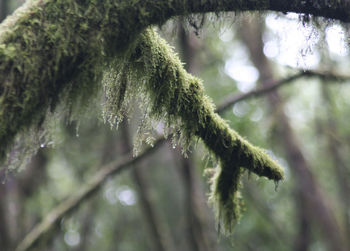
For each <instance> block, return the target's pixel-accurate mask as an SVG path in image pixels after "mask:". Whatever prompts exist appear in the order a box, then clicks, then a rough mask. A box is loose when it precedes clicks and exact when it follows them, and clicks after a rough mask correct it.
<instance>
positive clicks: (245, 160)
mask: <svg viewBox="0 0 350 251" xmlns="http://www.w3.org/2000/svg"><path fill="white" fill-rule="evenodd" d="M115 67H117V69H123V71H122V72H121V73H119V74H120V77H119V78H120V79H124V77H123V76H124V75H127V76H128V79H129V83H128V84H125V83H124V82H123V81H120V82H115V83H114V85H117V86H118V87H117V88H116V89H118V88H119V92H118V95H117V96H116V99H112V100H109V101H108V102H107V104H108V103H110V104H111V106H112V107H113V108H114V109H115V110H114V111H117V113H118V109H120V108H119V107H123V106H122V105H120V102H124V100H129V99H130V97H121V96H120V94H121V92H120V88H122V89H124V88H125V89H126V90H123V92H122V94H123V95H124V94H127V93H129V94H131V95H139V94H140V93H142V95H145V98H144V101H143V103H142V105H143V106H146V107H147V112H148V113H149V114H148V115H147V117H151V118H153V119H156V120H159V119H160V120H165V122H166V124H167V125H168V126H170V127H173V128H175V131H176V132H179V135H180V139H181V142H182V144H183V146H184V147H185V149H186V148H187V147H188V145H189V144H190V142H191V140H192V139H193V138H196V137H197V138H200V139H202V141H203V142H204V144H205V145H206V146H207V148H208V150H209V151H210V153H212V154H213V155H214V156H215V158H217V159H218V160H219V163H220V165H219V167H218V168H217V169H216V173H215V175H214V178H213V181H212V194H211V196H210V198H211V201H212V202H213V204H214V206H215V207H216V208H217V213H218V218H219V219H220V221H221V222H222V225H223V226H224V229H225V230H228V231H229V232H230V231H231V229H232V226H233V224H234V222H235V221H236V220H237V219H238V218H239V215H240V210H239V204H240V196H239V192H238V190H239V183H240V180H239V178H240V176H241V174H242V173H243V171H244V170H249V171H250V172H253V173H255V174H257V175H259V176H265V177H267V178H269V179H272V180H274V181H279V180H281V179H283V171H282V169H281V168H280V167H279V166H278V164H277V163H276V162H275V161H273V160H272V159H271V158H270V157H269V156H268V155H267V154H266V153H265V152H264V151H263V150H261V149H259V148H257V147H254V146H252V145H251V144H249V143H248V142H247V141H246V140H244V139H243V138H242V137H241V136H239V135H238V134H237V133H236V132H235V131H233V130H232V129H230V128H229V126H228V125H227V123H226V122H225V121H224V120H223V119H222V118H221V117H220V116H219V115H217V114H216V113H215V112H214V106H213V104H212V103H211V102H210V100H209V98H208V97H207V96H205V95H204V91H203V86H202V83H201V81H200V80H199V79H197V78H196V77H193V76H192V75H190V74H188V73H187V72H186V71H185V70H184V68H183V65H182V63H181V62H180V60H179V59H178V57H177V55H176V54H175V53H174V52H173V51H172V48H171V47H170V46H169V45H168V44H167V43H166V42H165V41H164V40H163V39H161V38H160V37H159V36H158V35H157V34H156V32H154V31H153V30H152V29H147V30H146V31H144V32H143V33H142V34H141V35H140V36H139V38H138V39H137V40H136V41H135V43H134V45H133V46H131V47H130V49H129V51H128V52H126V54H125V57H124V58H123V60H122V61H118V62H117V63H116V65H115ZM116 79H118V78H116ZM107 82H108V81H107ZM109 85H111V83H109ZM112 86H113V83H112ZM110 88H111V87H110Z"/></svg>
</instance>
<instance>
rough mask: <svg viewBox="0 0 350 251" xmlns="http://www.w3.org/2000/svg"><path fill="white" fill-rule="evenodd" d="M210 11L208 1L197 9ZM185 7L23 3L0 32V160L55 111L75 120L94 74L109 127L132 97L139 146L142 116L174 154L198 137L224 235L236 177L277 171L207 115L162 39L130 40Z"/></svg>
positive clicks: (235, 206) (71, 0) (41, 136)
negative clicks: (211, 160) (171, 141)
mask: <svg viewBox="0 0 350 251" xmlns="http://www.w3.org/2000/svg"><path fill="white" fill-rule="evenodd" d="M230 2H231V1H222V2H221V3H222V4H226V3H227V4H229V3H230ZM198 3H199V4H201V2H198ZM216 5H218V7H219V9H220V8H221V5H220V4H218V3H216ZM213 6H214V4H213V3H212V2H211V1H209V2H208V3H207V4H206V5H203V11H204V12H205V11H207V10H210V9H211V8H213ZM236 7H237V6H232V8H236ZM238 7H239V6H238ZM193 8H195V7H194V6H185V5H183V4H182V1H148V0H144V1H140V0H133V1H115V0H105V1H103V2H101V1H97V0H79V1H75V0H57V1H49V0H41V1H39V0H37V1H34V0H33V1H28V2H27V4H26V5H25V6H24V7H23V8H22V9H21V10H19V11H17V12H16V14H15V15H14V16H13V17H11V18H10V19H7V20H6V21H5V22H4V23H3V24H2V25H1V27H0V30H1V32H0V83H1V85H0V160H3V159H4V158H5V156H6V155H7V160H8V161H10V162H11V160H13V159H19V157H18V156H16V155H14V154H15V153H17V152H26V151H25V150H23V149H35V150H36V149H37V148H38V147H39V146H40V144H41V143H43V142H44V141H45V140H47V136H46V135H47V130H46V129H47V127H49V126H48V122H50V120H51V118H52V117H53V116H54V115H56V114H58V113H57V112H62V113H63V114H65V115H66V116H68V117H71V116H73V115H74V114H77V113H80V110H81V109H84V108H86V106H87V105H88V103H89V102H90V100H91V98H92V97H94V96H95V95H96V93H98V90H99V83H100V81H101V79H102V78H103V76H104V81H103V83H104V85H103V86H104V88H105V92H106V98H107V101H106V104H105V109H104V117H105V119H106V120H108V121H109V122H110V123H111V124H112V125H116V124H118V122H119V121H121V119H123V116H124V115H125V114H126V113H127V112H128V111H129V107H130V106H129V105H128V104H129V103H128V102H130V100H132V98H137V99H140V100H141V101H142V104H143V107H144V114H145V115H144V117H143V118H142V119H141V120H142V123H141V125H140V127H139V133H140V137H139V138H140V139H144V138H145V136H144V135H146V136H147V133H148V132H147V128H151V125H152V120H151V118H152V119H155V120H164V121H165V122H166V126H167V127H168V128H169V129H171V130H172V131H173V132H174V133H175V135H177V136H178V137H179V141H180V142H181V143H182V145H183V147H184V149H186V148H187V147H188V146H189V145H190V143H191V141H192V139H194V138H200V139H202V140H203V142H204V144H205V145H206V146H207V148H208V150H209V151H210V153H211V154H212V155H213V156H215V158H217V159H218V160H219V163H220V166H219V167H218V168H217V169H216V174H215V176H214V179H213V189H212V196H211V198H212V201H213V203H214V205H215V206H216V207H217V209H218V210H217V212H218V217H219V218H220V220H221V221H222V222H223V223H224V224H223V226H224V227H225V228H226V229H228V230H231V227H232V225H233V223H234V221H235V220H237V219H238V217H239V201H240V198H239V192H238V190H239V177H240V175H241V173H243V170H246V169H247V170H249V171H251V172H254V173H256V174H257V175H260V176H265V177H267V178H269V179H272V180H275V181H278V180H281V179H282V178H283V172H282V170H281V169H280V168H279V167H278V165H277V164H276V163H275V162H274V161H273V160H271V159H270V158H269V157H268V155H266V154H265V153H264V152H263V151H262V150H260V149H259V148H256V147H254V146H252V145H250V144H249V143H248V142H247V141H245V140H244V139H242V138H241V137H240V136H239V135H238V134H237V133H236V132H235V131H233V130H232V129H230V128H229V127H228V125H227V123H226V122H225V121H224V120H223V119H221V118H220V117H219V116H218V115H217V114H215V113H214V107H213V104H212V103H211V101H210V99H209V98H208V97H206V96H205V95H204V90H203V87H202V84H201V81H200V80H199V79H197V78H196V77H193V76H192V75H190V74H188V73H187V72H186V71H185V70H184V68H183V65H182V63H181V62H180V60H179V59H178V57H177V55H176V54H175V53H174V52H173V51H172V49H171V48H170V47H169V46H168V45H167V43H166V42H165V41H164V40H162V39H161V38H160V37H159V36H158V35H157V34H156V33H155V32H154V31H153V30H152V29H147V30H146V31H144V32H143V33H142V34H141V35H139V33H140V32H141V31H142V30H143V29H144V28H145V27H146V26H148V25H150V24H152V23H159V22H163V21H165V20H166V19H168V18H169V17H171V16H172V15H174V14H176V13H182V14H183V13H186V12H187V11H188V12H190V11H192V9H193ZM222 8H224V7H222ZM242 8H243V7H242ZM106 70H107V72H105V71H106ZM145 128H146V129H145ZM141 136H142V137H141ZM145 139H148V137H146V138H145ZM23 142H24V143H23ZM22 144H24V146H23V145H22ZM9 149H13V151H9ZM31 152H32V150H31Z"/></svg>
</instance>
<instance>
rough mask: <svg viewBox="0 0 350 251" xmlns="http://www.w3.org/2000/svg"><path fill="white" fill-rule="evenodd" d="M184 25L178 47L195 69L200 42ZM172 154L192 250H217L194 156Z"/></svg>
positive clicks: (189, 67)
mask: <svg viewBox="0 0 350 251" xmlns="http://www.w3.org/2000/svg"><path fill="white" fill-rule="evenodd" d="M183 25H184V24H183V22H179V23H178V32H179V34H178V36H179V47H180V48H179V49H180V51H181V56H182V61H183V62H185V68H186V70H187V71H188V72H189V73H196V72H197V71H198V64H197V63H196V61H195V55H196V53H197V52H198V51H199V49H200V48H199V44H198V41H196V40H195V38H194V35H193V34H188V33H187V32H186V30H185V29H184V26H183ZM173 154H174V157H175V158H176V159H177V160H178V162H179V164H180V172H181V175H182V180H183V182H184V188H185V211H186V224H187V227H186V229H187V232H188V239H189V242H190V246H191V251H211V250H216V247H215V241H214V236H213V234H212V233H211V231H210V229H211V228H210V226H212V225H213V224H214V219H213V217H212V216H211V214H210V209H209V207H208V205H207V198H206V196H205V192H204V188H203V187H202V186H201V185H200V181H199V179H198V173H197V172H196V167H195V165H194V164H193V159H192V156H191V154H189V156H188V158H185V157H184V156H183V154H182V153H181V152H180V150H178V151H173Z"/></svg>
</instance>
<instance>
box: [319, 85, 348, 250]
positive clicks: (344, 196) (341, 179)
mask: <svg viewBox="0 0 350 251" xmlns="http://www.w3.org/2000/svg"><path fill="white" fill-rule="evenodd" d="M321 88H322V94H323V99H324V104H325V109H326V111H327V119H328V120H327V122H326V123H327V125H326V126H327V128H325V135H326V136H327V141H328V150H329V152H330V153H331V158H332V161H333V166H334V169H335V174H336V177H337V181H338V182H337V185H338V191H339V201H341V207H342V214H343V215H342V216H343V217H342V218H343V223H344V230H345V236H350V213H349V210H350V196H349V194H350V183H349V177H350V173H349V165H347V164H346V160H345V159H344V156H343V153H342V152H341V149H343V146H342V142H341V141H340V138H341V137H340V136H339V134H338V125H337V120H336V118H335V116H334V114H335V110H334V104H333V101H332V97H331V93H330V89H329V87H328V86H326V85H321ZM348 243H349V240H348ZM348 245H349V244H348Z"/></svg>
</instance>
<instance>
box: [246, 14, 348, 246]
mask: <svg viewBox="0 0 350 251" xmlns="http://www.w3.org/2000/svg"><path fill="white" fill-rule="evenodd" d="M261 23H262V22H259V20H255V21H254V22H253V21H252V22H249V21H247V20H244V22H243V23H242V26H241V29H240V35H241V38H242V40H243V41H244V43H245V44H246V46H247V48H248V50H249V53H250V58H251V61H252V62H253V64H254V65H255V67H256V68H257V69H258V70H259V73H260V81H261V82H262V83H268V81H274V74H273V71H272V69H271V66H270V63H269V61H268V59H267V58H266V56H265V55H264V53H263V41H262V27H261ZM268 101H269V103H270V105H271V109H272V110H273V112H274V114H275V116H276V120H277V121H278V122H279V123H278V130H277V132H276V135H277V138H279V139H280V140H281V144H282V146H283V148H284V151H285V153H286V157H287V161H288V163H289V166H290V168H291V170H292V172H293V174H294V176H295V178H296V196H297V198H298V199H297V200H298V201H299V203H298V204H299V207H298V209H297V210H298V212H299V217H300V238H302V239H299V238H298V239H299V240H297V241H296V244H297V246H296V248H297V249H299V250H307V249H308V246H309V240H308V239H305V238H308V236H309V231H310V229H309V228H310V226H309V224H310V221H309V219H310V217H311V216H312V217H313V220H314V222H315V223H317V224H318V225H319V227H320V229H321V230H322V232H323V235H324V241H325V242H326V243H327V244H328V247H329V250H339V251H340V250H342V251H345V250H347V248H346V246H345V242H344V240H343V235H342V232H341V231H340V229H339V226H338V224H337V222H336V219H335V217H334V215H333V213H332V211H331V209H330V208H329V204H328V203H327V201H326V200H325V198H324V196H323V195H322V193H321V191H320V188H319V185H318V184H317V181H316V179H315V177H314V175H313V174H312V171H311V167H310V164H309V163H308V162H307V161H306V159H305V157H304V155H303V153H302V150H301V148H300V146H299V144H298V143H297V139H296V137H295V135H294V132H293V129H292V127H291V125H290V123H289V119H288V118H287V116H286V115H285V114H284V113H283V101H282V98H281V96H280V95H279V93H278V92H277V91H273V92H271V93H269V95H268ZM306 220H307V222H306ZM306 233H307V234H306Z"/></svg>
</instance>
